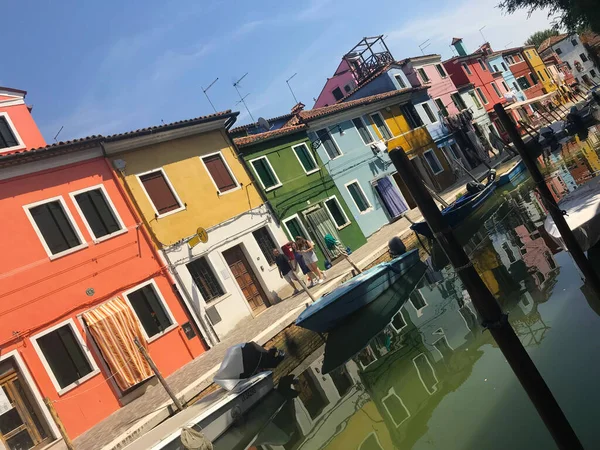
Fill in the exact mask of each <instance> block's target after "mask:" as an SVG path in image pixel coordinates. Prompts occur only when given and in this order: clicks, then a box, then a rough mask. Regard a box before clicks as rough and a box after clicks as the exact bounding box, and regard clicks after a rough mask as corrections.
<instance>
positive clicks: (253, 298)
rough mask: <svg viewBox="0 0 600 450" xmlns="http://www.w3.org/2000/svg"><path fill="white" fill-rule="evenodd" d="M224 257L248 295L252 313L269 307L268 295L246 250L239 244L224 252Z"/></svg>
mask: <svg viewBox="0 0 600 450" xmlns="http://www.w3.org/2000/svg"><path fill="white" fill-rule="evenodd" d="M223 257H224V258H225V261H227V265H228V266H229V268H230V269H231V272H232V273H233V276H234V277H235V281H236V282H237V284H238V285H239V287H240V289H241V290H242V292H243V293H244V296H245V297H246V301H247V302H248V304H249V305H250V308H251V309H252V314H254V315H257V314H258V313H260V312H262V311H264V310H265V309H266V308H267V305H266V303H267V297H266V295H265V293H264V291H263V289H262V286H261V285H260V283H259V282H258V279H257V278H256V275H255V274H254V271H253V270H252V268H251V267H250V264H249V263H248V259H247V258H246V255H245V254H244V251H243V250H242V248H241V247H240V246H239V245H236V246H235V247H232V248H230V249H229V250H226V251H224V252H223Z"/></svg>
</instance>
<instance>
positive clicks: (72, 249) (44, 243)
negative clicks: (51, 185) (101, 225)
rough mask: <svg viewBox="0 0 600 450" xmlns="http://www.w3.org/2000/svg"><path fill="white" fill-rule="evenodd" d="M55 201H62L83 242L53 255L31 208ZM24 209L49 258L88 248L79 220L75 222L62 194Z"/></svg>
mask: <svg viewBox="0 0 600 450" xmlns="http://www.w3.org/2000/svg"><path fill="white" fill-rule="evenodd" d="M55 201H58V202H60V205H61V206H62V208H63V211H64V212H65V215H66V216H67V219H68V220H69V222H71V226H72V227H73V230H74V231H75V234H76V235H77V237H78V238H79V241H80V242H81V244H79V245H77V246H75V247H71V248H69V249H67V250H64V251H62V252H59V253H57V254H55V255H53V254H52V252H51V251H50V247H48V244H47V243H46V240H45V239H44V235H43V234H42V232H41V230H40V229H39V228H38V226H37V223H35V220H34V219H33V216H32V215H31V211H30V210H31V208H35V207H36V206H40V205H44V204H46V203H51V202H55ZM23 209H24V210H25V214H26V215H27V218H28V219H29V222H30V223H31V226H33V230H34V231H35V233H36V234H37V236H38V238H39V240H40V242H41V243H42V246H43V247H44V250H45V251H46V254H47V255H48V258H50V259H51V260H55V259H58V258H61V257H63V256H66V255H70V254H71V253H75V252H77V251H79V250H81V249H83V248H86V247H87V246H88V243H87V242H86V240H85V239H84V238H83V235H82V234H81V230H80V229H79V226H78V225H77V222H75V218H74V217H73V215H72V214H71V211H69V208H67V203H66V202H65V199H64V198H63V196H62V195H59V196H57V197H51V198H47V199H44V200H40V201H39V202H35V203H29V204H28V205H23Z"/></svg>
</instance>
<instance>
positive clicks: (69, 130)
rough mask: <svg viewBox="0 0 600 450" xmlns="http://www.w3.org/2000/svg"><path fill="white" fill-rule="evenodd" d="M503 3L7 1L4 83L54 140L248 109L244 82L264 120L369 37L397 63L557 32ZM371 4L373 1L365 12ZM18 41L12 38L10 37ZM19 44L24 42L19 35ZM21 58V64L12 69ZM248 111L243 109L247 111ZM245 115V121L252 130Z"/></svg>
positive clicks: (308, 92) (307, 93) (304, 97)
mask: <svg viewBox="0 0 600 450" xmlns="http://www.w3.org/2000/svg"><path fill="white" fill-rule="evenodd" d="M496 3H497V0H456V1H454V2H445V1H441V0H430V1H429V2H423V3H420V2H419V3H416V2H414V1H410V2H409V1H407V0H391V1H388V0H378V1H376V2H364V1H357V0H305V1H303V2H285V1H284V2H282V1H254V2H246V1H236V0H230V1H227V2H226V1H214V0H202V1H192V0H180V1H168V0H167V1H165V0H162V1H155V0H146V1H115V0H104V1H102V2H82V1H79V0H63V1H52V0H38V1H33V0H22V1H20V2H16V1H13V2H9V4H4V5H3V16H4V17H5V18H6V17H8V18H10V20H3V24H2V34H4V36H5V39H4V42H5V43H8V42H10V45H7V46H5V48H4V49H3V64H2V65H1V66H0V86H8V87H14V88H19V89H23V90H26V91H28V96H27V102H28V103H29V104H32V105H33V106H34V109H33V114H34V118H35V120H36V121H37V123H38V125H39V127H40V129H41V131H42V133H43V134H44V136H45V138H46V140H47V141H48V143H50V142H53V137H54V135H55V134H56V132H57V131H58V130H59V129H60V127H61V126H64V130H63V131H62V132H61V134H60V136H59V140H60V139H62V140H65V139H71V138H76V137H82V136H86V135H90V134H110V133H115V132H122V131H128V130H132V129H137V128H142V127H146V126H151V125H157V124H160V123H161V121H164V122H172V121H176V120H182V119H187V118H191V117H197V116H201V115H204V114H209V113H211V112H212V108H211V107H210V105H209V103H208V102H207V100H206V98H205V97H204V94H203V93H202V86H204V87H206V86H208V85H209V84H210V83H211V82H212V81H213V80H214V79H215V78H217V77H218V78H219V80H218V81H217V83H216V84H215V85H214V86H213V87H212V88H211V89H210V91H209V95H210V97H211V99H212V101H213V103H214V104H215V106H216V108H217V109H218V110H224V109H230V108H231V109H234V110H240V109H241V107H242V105H237V106H236V102H237V100H238V97H237V94H236V92H235V90H234V88H233V86H232V84H233V82H234V81H235V80H236V79H237V78H239V77H241V76H242V75H243V74H244V73H246V72H248V76H247V77H246V78H245V79H244V80H243V82H242V83H241V92H242V94H243V95H245V94H250V95H249V96H248V97H247V102H248V106H249V107H250V110H251V112H252V114H253V115H254V117H255V118H257V117H258V116H264V117H273V116H277V115H281V114H284V113H286V112H288V111H289V109H290V108H291V107H292V106H293V104H294V101H293V98H292V96H291V94H290V92H289V90H288V88H287V85H286V84H285V80H286V79H287V78H289V77H290V76H291V75H293V74H294V73H297V75H296V76H295V78H294V79H293V80H292V81H291V84H292V86H293V89H294V91H295V93H296V96H297V97H298V99H299V100H301V101H302V102H303V103H305V104H306V105H307V106H308V107H312V105H313V101H312V99H313V97H316V96H318V94H319V92H320V90H321V88H322V86H323V84H324V82H325V80H326V78H327V77H328V76H331V75H332V74H333V72H334V70H335V68H336V67H337V64H338V63H339V61H340V59H341V56H342V55H343V54H344V53H346V52H347V51H348V50H349V49H350V48H352V47H353V46H354V44H356V43H357V42H358V41H359V40H360V39H361V38H362V37H363V36H375V35H379V34H383V35H386V36H387V38H386V42H387V43H388V46H389V48H390V50H391V51H392V54H393V55H394V57H395V58H396V59H401V58H404V57H407V56H414V55H417V54H419V47H418V45H419V44H420V43H421V42H423V41H425V40H426V39H430V42H431V45H430V46H429V47H427V48H426V49H425V52H426V53H441V54H442V56H444V57H450V56H451V53H450V48H449V46H448V45H449V43H450V40H451V38H452V37H453V36H459V37H463V38H464V40H465V43H466V45H467V48H468V49H474V48H476V47H477V46H478V45H480V44H481V43H482V42H483V39H482V37H481V35H480V34H479V28H481V27H483V26H485V28H484V29H483V33H484V35H485V37H486V39H487V40H489V41H490V42H491V44H492V47H493V48H496V49H500V48H504V47H505V46H506V45H509V46H511V47H512V46H517V45H520V44H522V42H523V41H524V40H525V39H526V38H527V37H528V36H529V35H530V34H531V33H533V32H534V31H537V30H539V29H542V28H546V27H547V26H548V23H549V22H548V19H547V17H546V14H545V13H543V12H539V13H535V14H533V15H532V16H531V17H529V18H528V17H527V14H526V13H525V12H522V13H520V14H516V15H512V16H504V15H503V14H502V13H501V12H500V11H499V10H498V9H497V8H496V7H495V5H496ZM365 5H369V8H368V9H366V8H365ZM7 36H8V37H10V39H8V38H7ZM16 37H18V38H16ZM9 61H12V63H10V64H9V63H8V62H9ZM242 111H243V110H242ZM248 121H249V117H248V115H247V113H245V112H242V114H240V117H239V120H238V124H241V123H244V122H248Z"/></svg>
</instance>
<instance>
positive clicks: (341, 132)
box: [337, 125, 345, 136]
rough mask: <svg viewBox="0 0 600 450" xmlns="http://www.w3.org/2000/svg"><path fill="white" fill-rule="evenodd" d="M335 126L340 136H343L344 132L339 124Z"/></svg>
mask: <svg viewBox="0 0 600 450" xmlns="http://www.w3.org/2000/svg"><path fill="white" fill-rule="evenodd" d="M337 127H338V131H339V133H340V136H343V135H344V133H345V132H344V130H343V129H342V127H341V125H338V126H337Z"/></svg>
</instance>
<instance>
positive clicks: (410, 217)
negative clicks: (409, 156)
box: [74, 159, 516, 450]
mask: <svg viewBox="0 0 600 450" xmlns="http://www.w3.org/2000/svg"><path fill="white" fill-rule="evenodd" d="M515 162H516V159H513V160H510V161H508V162H504V163H496V164H494V166H496V169H497V171H498V173H499V174H501V173H503V172H505V171H506V170H508V169H509V168H510V167H512V165H513V164H515ZM472 173H473V175H474V176H475V177H477V178H481V177H483V176H485V174H486V173H487V168H486V167H485V166H479V167H478V168H476V169H475V170H473V171H472ZM470 180H471V179H470V178H468V177H465V178H463V179H460V180H458V181H457V182H456V183H455V184H454V185H453V186H451V187H450V188H449V189H447V190H446V191H444V192H443V193H442V194H440V195H441V197H442V198H444V200H446V201H447V202H449V203H450V202H452V201H453V200H454V199H456V196H457V195H458V194H459V193H460V192H462V191H464V189H465V185H466V183H467V182H468V181H470ZM421 219H422V217H421V214H420V212H419V210H418V209H414V210H412V211H409V212H408V213H407V214H406V215H405V216H404V217H402V218H401V219H399V220H397V221H396V222H394V223H391V224H388V225H386V226H384V227H382V228H381V229H380V230H379V231H377V232H376V233H374V234H373V235H372V236H370V237H369V239H368V242H367V243H366V244H365V245H363V246H362V247H361V248H359V249H357V250H356V251H355V252H354V253H352V255H351V258H352V260H353V261H354V262H355V263H356V264H357V265H358V266H359V267H361V268H362V267H365V266H367V265H368V264H369V263H371V262H372V261H375V260H377V259H378V258H379V257H380V256H381V255H382V254H384V253H385V252H387V244H388V241H389V240H390V239H391V238H392V237H393V236H402V235H404V234H406V233H407V232H408V231H409V227H410V224H411V222H415V221H419V220H421ZM351 269H352V268H351V266H350V264H349V263H348V262H347V261H345V260H343V261H341V262H339V263H338V264H336V265H334V266H333V267H332V268H330V269H329V270H328V271H327V272H326V274H327V277H328V280H327V282H326V283H324V284H322V285H319V286H317V287H314V288H312V289H311V293H312V294H313V296H314V297H315V298H318V297H320V296H321V295H323V294H324V293H325V292H327V291H329V290H331V289H333V288H335V287H336V286H337V285H339V284H340V283H341V282H342V281H343V280H345V279H346V278H348V276H349V275H350V273H351ZM291 291H292V289H291V288H290V287H289V286H286V288H284V289H283V290H282V291H280V292H279V296H280V297H281V298H282V299H283V300H282V301H281V302H279V303H277V304H276V305H273V306H272V307H270V308H268V309H267V310H265V312H263V313H262V314H260V315H259V316H257V317H255V318H248V319H245V320H243V321H241V322H240V323H239V324H238V325H237V326H236V328H235V330H234V331H232V332H231V333H229V334H228V335H227V336H226V337H225V338H224V339H223V340H222V341H221V342H220V343H219V344H218V345H216V346H215V347H213V348H212V349H210V350H208V351H207V352H205V353H204V354H202V355H201V356H200V357H199V358H197V359H195V360H194V361H192V362H190V363H189V364H187V365H185V366H184V367H182V368H181V369H179V370H178V371H176V372H175V373H174V374H172V375H171V376H169V377H168V378H167V382H168V384H169V386H170V387H171V388H172V390H173V391H174V392H176V393H177V396H178V397H179V398H180V399H181V400H182V401H183V402H184V403H185V402H188V401H189V400H191V399H192V398H194V397H195V396H197V395H198V394H199V393H200V392H202V391H203V390H204V389H206V388H207V387H208V386H209V385H210V384H212V376H213V374H214V373H215V372H216V370H217V369H218V367H219V365H220V363H221V361H222V359H223V356H224V354H225V351H226V350H227V348H229V347H230V346H232V345H235V344H238V343H241V342H248V341H252V340H253V341H255V342H257V343H259V344H264V343H265V342H267V341H268V340H270V339H271V338H273V337H274V336H275V335H277V334H278V333H279V332H280V331H281V330H283V329H284V328H286V327H287V326H288V325H289V324H291V323H292V322H293V321H294V320H295V319H296V317H297V316H298V314H300V312H301V311H302V310H303V309H304V308H305V305H306V304H308V303H310V302H311V300H310V298H309V297H308V296H307V295H306V294H305V293H304V292H303V293H301V294H299V295H296V296H291ZM172 408H173V406H172V402H171V400H170V398H169V396H168V395H167V393H166V392H165V390H164V389H163V388H162V386H161V385H160V384H157V385H154V386H150V387H149V388H148V389H147V391H146V392H145V394H144V395H143V396H141V397H139V398H137V399H135V400H133V401H132V402H131V403H129V404H127V405H125V406H123V407H122V408H121V409H120V410H118V411H116V412H115V413H114V414H112V415H111V416H109V417H108V418H106V419H105V420H103V421H102V422H100V423H99V424H97V425H96V426H94V427H93V428H91V429H90V430H88V431H87V432H85V433H83V434H82V435H81V436H79V437H77V439H75V440H74V445H75V448H76V449H77V450H99V449H120V448H124V447H125V446H126V445H127V444H129V443H130V442H132V441H133V440H135V439H136V438H137V437H139V436H140V435H141V434H143V433H144V432H147V431H148V430H150V429H152V428H154V427H155V426H156V425H158V424H159V423H161V422H162V421H164V420H166V419H167V418H168V417H169V416H170V415H171V414H172V413H173V409H172Z"/></svg>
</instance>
